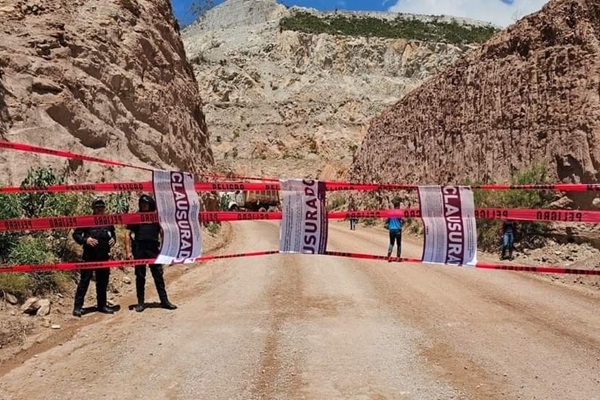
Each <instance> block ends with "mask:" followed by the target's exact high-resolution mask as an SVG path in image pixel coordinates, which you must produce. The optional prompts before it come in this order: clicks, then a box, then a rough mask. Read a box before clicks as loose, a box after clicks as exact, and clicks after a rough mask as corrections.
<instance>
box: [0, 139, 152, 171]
mask: <svg viewBox="0 0 600 400" xmlns="http://www.w3.org/2000/svg"><path fill="white" fill-rule="evenodd" d="M0 148H2V149H10V150H18V151H25V152H28V153H38V154H46V155H50V156H56V157H63V158H69V159H72V160H82V161H90V162H95V163H99V164H106V165H114V166H117V167H127V168H135V169H141V170H144V171H152V169H151V168H147V167H140V166H139V165H133V164H127V163H122V162H119V161H113V160H107V159H104V158H98V157H91V156H85V155H83V154H77V153H71V152H70V151H64V150H54V149H49V148H47V147H41V146H34V145H30V144H25V143H14V142H7V141H4V140H0Z"/></svg>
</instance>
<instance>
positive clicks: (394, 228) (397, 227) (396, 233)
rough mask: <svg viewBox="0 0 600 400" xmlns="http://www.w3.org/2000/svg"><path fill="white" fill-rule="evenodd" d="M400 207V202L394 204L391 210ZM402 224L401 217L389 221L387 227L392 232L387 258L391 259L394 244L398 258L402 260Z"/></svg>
mask: <svg viewBox="0 0 600 400" xmlns="http://www.w3.org/2000/svg"><path fill="white" fill-rule="evenodd" d="M398 207H399V203H398V202H394V203H392V207H391V209H397V208H398ZM402 223H403V220H402V218H400V217H392V218H388V219H387V222H386V224H387V227H388V230H389V231H390V246H389V247H388V252H387V256H388V258H390V257H391V256H392V251H393V250H394V244H396V245H397V251H396V254H397V257H398V258H400V254H401V253H402Z"/></svg>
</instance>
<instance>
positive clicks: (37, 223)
mask: <svg viewBox="0 0 600 400" xmlns="http://www.w3.org/2000/svg"><path fill="white" fill-rule="evenodd" d="M327 217H328V218H329V219H333V220H339V219H351V218H352V219H358V218H361V219H364V218H377V219H379V218H393V217H401V218H406V219H412V218H421V211H420V210H419V209H418V208H404V209H395V210H376V211H334V212H329V213H328V214H327ZM281 218H282V213H281V212H280V211H276V212H252V211H248V212H239V211H201V212H200V215H199V219H200V222H201V223H209V222H231V221H252V220H254V221H256V220H272V221H276V220H281ZM475 218H478V219H487V220H507V219H509V220H514V221H524V222H528V221H529V222H580V223H600V211H569V210H547V209H506V208H479V209H476V210H475ZM155 222H158V214H157V213H156V212H148V213H131V214H102V215H80V216H72V217H43V218H15V219H3V220H0V232H14V231H36V230H48V229H71V228H89V227H94V226H106V225H128V224H147V223H155Z"/></svg>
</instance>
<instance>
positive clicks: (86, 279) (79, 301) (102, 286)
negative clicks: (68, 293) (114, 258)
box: [75, 255, 110, 308]
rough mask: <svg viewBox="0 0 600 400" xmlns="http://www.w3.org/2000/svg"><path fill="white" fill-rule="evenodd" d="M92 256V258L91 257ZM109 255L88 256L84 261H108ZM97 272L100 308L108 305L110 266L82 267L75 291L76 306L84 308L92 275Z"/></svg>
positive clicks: (97, 297)
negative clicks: (107, 293)
mask: <svg viewBox="0 0 600 400" xmlns="http://www.w3.org/2000/svg"><path fill="white" fill-rule="evenodd" d="M90 258H91V259H90ZM108 259H109V257H108V255H106V256H104V255H100V256H95V257H86V259H84V261H90V262H93V261H108ZM93 274H96V303H97V305H98V308H104V307H106V290H107V289H108V279H109V277H110V268H96V269H82V270H81V271H80V275H81V277H80V279H79V283H78V284H77V290H76V291H75V308H83V303H84V301H85V295H86V293H87V290H88V288H89V286H90V281H91V280H92V275H93Z"/></svg>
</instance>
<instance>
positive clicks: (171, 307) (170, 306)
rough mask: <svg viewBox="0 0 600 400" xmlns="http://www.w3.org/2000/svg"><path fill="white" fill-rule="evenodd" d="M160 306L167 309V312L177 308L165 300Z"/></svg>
mask: <svg viewBox="0 0 600 400" xmlns="http://www.w3.org/2000/svg"><path fill="white" fill-rule="evenodd" d="M160 306H161V307H162V308H166V309H167V310H176V309H177V306H176V305H175V304H173V303H171V302H170V301H169V300H164V301H161V302H160Z"/></svg>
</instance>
